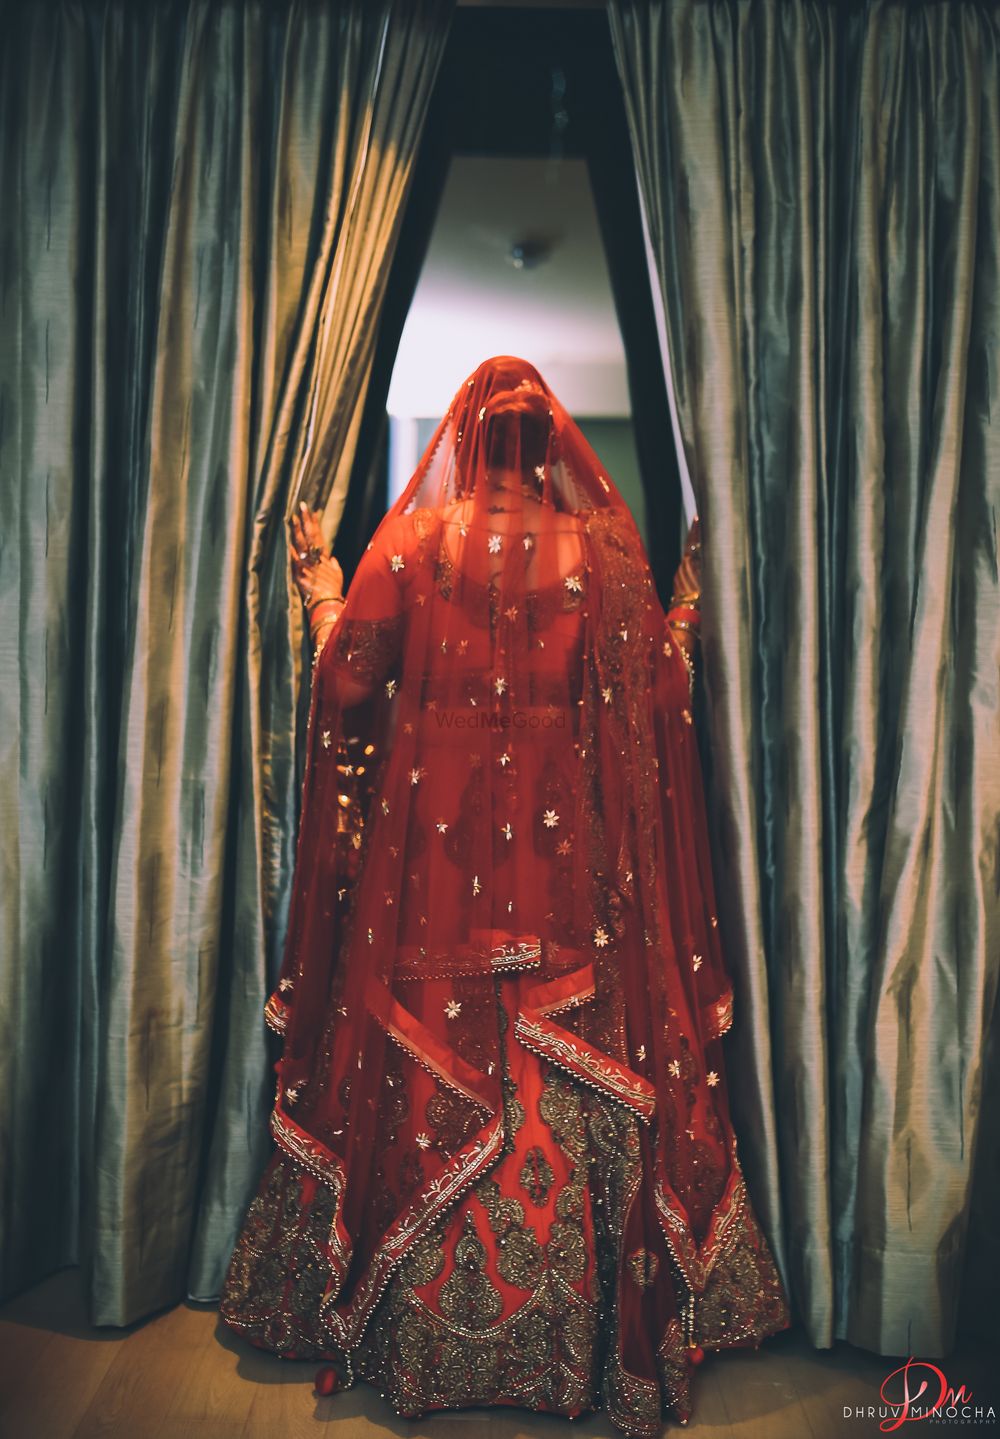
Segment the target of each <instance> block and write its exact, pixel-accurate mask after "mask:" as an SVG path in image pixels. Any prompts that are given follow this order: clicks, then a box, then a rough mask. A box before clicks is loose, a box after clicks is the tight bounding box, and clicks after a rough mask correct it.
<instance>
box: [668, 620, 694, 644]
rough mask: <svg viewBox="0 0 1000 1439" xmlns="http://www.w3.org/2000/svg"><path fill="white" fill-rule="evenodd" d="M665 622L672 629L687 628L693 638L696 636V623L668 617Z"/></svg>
mask: <svg viewBox="0 0 1000 1439" xmlns="http://www.w3.org/2000/svg"><path fill="white" fill-rule="evenodd" d="M667 624H668V625H669V626H670V628H671V629H672V630H688V631H690V633H691V634H693V635H694V637H695V639H697V638H698V626H697V625H692V624H689V623H688V621H687V620H670V619H668V620H667Z"/></svg>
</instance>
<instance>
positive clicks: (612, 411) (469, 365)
mask: <svg viewBox="0 0 1000 1439" xmlns="http://www.w3.org/2000/svg"><path fill="white" fill-rule="evenodd" d="M523 240H529V241H530V240H535V241H543V242H546V243H548V244H549V245H550V247H551V250H550V254H549V255H548V257H547V258H546V259H544V260H542V261H541V263H539V264H538V265H537V267H535V268H524V269H520V270H519V269H516V268H515V267H514V266H513V265H512V264H511V263H510V262H509V260H508V258H507V257H508V254H509V251H510V248H511V246H512V244H514V243H515V242H518V241H523ZM500 354H513V355H520V356H521V357H522V358H524V359H526V360H530V361H531V363H532V364H534V365H535V366H537V368H538V369H539V370H540V371H541V373H542V375H543V376H544V378H545V379H546V380H547V381H548V383H549V384H550V385H551V387H552V389H553V390H554V391H555V393H556V394H557V395H558V396H559V399H560V400H561V401H562V403H563V404H564V405H565V406H566V407H567V409H569V410H570V411H571V412H572V413H573V414H576V415H578V416H625V415H628V414H629V410H630V406H629V395H628V385H627V381H626V369H625V352H624V349H623V346H622V338H621V333H620V331H619V328H618V321H617V318H616V314H615V307H614V302H613V299H612V294H611V285H610V281H609V278H608V271H607V265H606V263H605V258H604V249H603V246H602V243H601V237H600V232H599V229H598V223H597V214H596V211H595V209H594V201H593V196H592V193H591V188H590V181H589V179H588V175H587V166H586V162H585V161H583V160H581V159H577V158H563V159H559V160H549V159H545V158H536V157H527V158H524V157H519V158H510V157H497V156H472V155H455V156H454V157H453V158H452V160H451V164H450V168H449V171H448V177H447V180H446V183H445V189H444V194H443V197H442V201H441V206H440V209H439V211H438V214H437V218H436V221H435V224H434V230H433V233H432V236H431V241H430V246H429V249H428V253H427V258H426V261H425V263H424V267H423V270H422V272H421V275H420V280H419V283H418V285H417V289H416V293H415V295H414V298H413V304H412V306H411V308H410V311H409V315H408V317H407V321H406V325H405V327H404V330H403V335H402V339H401V341H400V345H399V350H398V354H397V357H396V363H395V368H394V370H393V376H392V383H391V385H390V389H389V399H388V409H389V413H390V414H391V415H394V416H397V417H414V416H440V415H441V414H443V413H444V411H445V410H446V409H447V408H448V404H449V402H450V400H451V398H452V395H453V394H454V393H455V391H456V390H457V389H458V387H459V385H460V384H461V382H462V380H463V379H465V377H466V376H467V375H468V374H469V373H471V371H472V370H474V369H475V368H476V366H477V365H478V364H479V363H480V362H481V361H482V360H485V359H488V358H489V357H490V356H491V355H500Z"/></svg>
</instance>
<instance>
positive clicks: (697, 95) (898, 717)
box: [609, 0, 1000, 1354]
mask: <svg viewBox="0 0 1000 1439" xmlns="http://www.w3.org/2000/svg"><path fill="white" fill-rule="evenodd" d="M609 16H610V20H611V26H612V33H613V37H614V44H615V49H616V56H617V60H618V64H619V69H620V73H621V76H622V81H623V86H624V89H625V95H626V104H627V107H628V112H629V123H630V129H631V134H632V142H633V151H634V157H635V162H636V167H637V171H638V174H639V179H640V184H641V185H642V189H643V194H644V199H645V203H646V208H647V211H648V214H649V217H650V228H651V238H652V243H653V248H654V253H655V256H656V260H657V265H658V269H659V274H660V280H661V284H662V288H663V295H664V305H665V310H666V316H667V329H668V339H669V344H670V358H671V365H672V368H673V376H674V384H675V387H676V392H677V405H678V413H679V416H680V425H681V431H682V434H683V440H684V445H685V450H686V457H687V461H688V467H689V470H690V473H691V476H692V481H693V483H694V484H695V486H696V490H697V493H698V502H699V509H700V513H701V515H702V520H703V525H704V554H705V560H706V576H705V599H704V606H705V619H704V622H703V630H704V657H705V675H706V684H707V693H708V698H709V711H710V728H711V738H712V753H713V817H714V821H715V832H716V841H717V860H718V864H719V868H720V872H721V875H722V881H721V886H720V887H721V890H722V893H723V895H724V896H725V897H726V899H725V904H726V909H725V913H724V914H723V915H722V923H723V925H724V933H725V939H726V945H727V952H728V955H729V959H730V963H731V965H732V967H733V969H734V970H735V975H736V981H737V1003H738V1005H739V1007H740V1010H741V1012H742V1020H741V1021H740V1022H738V1023H737V1024H736V1026H735V1033H734V1039H733V1060H732V1063H733V1066H734V1069H735V1071H736V1072H738V1073H739V1074H740V1077H741V1082H740V1085H739V1086H737V1088H736V1090H735V1093H734V1110H735V1113H736V1117H737V1121H738V1123H739V1127H740V1133H741V1138H742V1140H743V1144H744V1151H745V1155H746V1168H747V1169H748V1173H749V1178H750V1182H751V1188H752V1191H753V1194H754V1198H755V1202H756V1203H757V1205H758V1209H759V1212H760V1213H761V1214H762V1217H763V1218H764V1220H765V1222H766V1227H767V1230H768V1233H769V1237H770V1238H771V1240H772V1243H773V1244H774V1247H775V1250H776V1253H777V1255H778V1257H779V1260H780V1262H781V1265H782V1268H783V1272H784V1274H785V1275H786V1277H787V1279H788V1281H789V1284H790V1287H791V1290H792V1293H793V1295H794V1299H795V1302H796V1306H797V1309H798V1312H799V1314H800V1316H801V1318H802V1320H803V1323H804V1325H805V1328H806V1330H807V1332H808V1333H809V1335H810V1337H811V1339H812V1340H813V1342H814V1343H816V1344H818V1345H829V1344H830V1343H831V1342H832V1341H833V1339H834V1338H845V1339H849V1340H851V1341H852V1342H854V1343H857V1344H861V1345H863V1346H865V1347H868V1348H871V1349H874V1350H876V1351H878V1352H882V1353H887V1354H900V1353H907V1354H910V1353H923V1354H942V1353H945V1352H947V1349H948V1348H949V1347H950V1345H951V1344H952V1342H953V1339H954V1334H955V1328H956V1323H957V1317H958V1304H959V1294H960V1286H961V1276H962V1264H963V1259H964V1256H965V1253H966V1245H967V1235H968V1221H969V1214H970V1188H971V1185H972V1180H973V1174H974V1165H975V1160H976V1149H977V1131H978V1122H979V1114H980V1108H981V1104H982V1101H983V1074H984V1048H985V1039H986V1034H987V1031H988V1026H989V1024H990V1020H991V1015H992V1013H993V1011H994V1001H995V996H996V988H997V970H998V963H1000V900H998V889H1000V886H998V882H997V873H998V858H997V856H998V834H1000V723H998V710H1000V701H998V671H1000V591H998V583H997V552H996V513H997V505H998V500H1000V430H998V428H997V426H996V423H995V419H994V418H993V417H994V416H995V415H996V414H997V413H1000V411H998V409H997V404H998V400H1000V393H998V389H1000V284H998V272H997V267H998V249H1000V168H998V167H1000V118H998V97H1000V58H998V53H1000V18H998V13H997V11H996V9H995V8H994V7H991V6H989V5H987V4H983V3H963V4H955V5H941V4H935V3H926V4H918V5H903V4H900V3H898V0H873V3H870V4H865V5H860V6H840V5H836V4H832V3H829V2H828V0H794V3H791V4H777V3H763V4H753V3H749V0H671V3H666V0H648V3H646V0H643V3H638V0H609ZM992 1172H993V1174H994V1177H995V1162H994V1163H993V1166H992ZM994 1198H995V1191H994ZM972 1242H974V1241H972ZM992 1252H993V1253H994V1254H995V1253H996V1248H995V1245H994V1247H993V1251H992Z"/></svg>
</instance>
